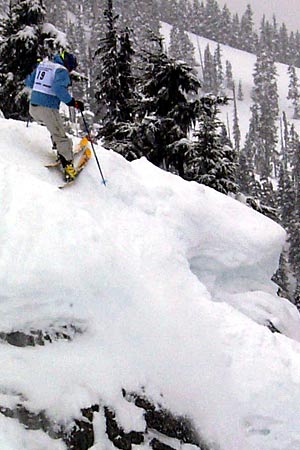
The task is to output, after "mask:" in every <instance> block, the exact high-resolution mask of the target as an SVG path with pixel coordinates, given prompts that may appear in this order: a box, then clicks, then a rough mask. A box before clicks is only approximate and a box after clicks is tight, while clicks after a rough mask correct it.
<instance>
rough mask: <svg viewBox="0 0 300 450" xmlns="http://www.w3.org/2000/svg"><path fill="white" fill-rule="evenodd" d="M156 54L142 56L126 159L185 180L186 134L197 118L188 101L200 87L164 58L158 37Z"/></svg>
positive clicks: (179, 64) (180, 65) (182, 67)
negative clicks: (141, 161)
mask: <svg viewBox="0 0 300 450" xmlns="http://www.w3.org/2000/svg"><path fill="white" fill-rule="evenodd" d="M154 39H155V42H156V48H157V50H156V51H153V50H152V51H146V52H144V54H143V55H142V59H143V65H144V67H145V71H144V73H143V74H142V75H141V78H140V83H139V85H140V93H141V98H142V99H143V101H142V102H141V103H140V110H139V113H138V116H139V118H138V120H137V121H136V123H135V125H134V126H133V127H131V139H130V142H128V146H127V154H128V155H129V158H131V159H132V158H136V157H140V156H146V157H147V158H148V159H149V161H151V162H152V163H153V164H155V165H157V166H159V167H162V168H165V169H167V170H170V171H172V172H175V173H177V174H179V175H180V176H185V154H186V152H187V151H188V147H189V141H188V133H189V130H190V128H191V127H192V125H193V124H194V122H195V120H196V116H197V101H195V100H192V99H190V98H189V96H190V95H192V94H193V95H195V94H196V93H197V91H198V89H199V87H200V84H199V81H198V79H197V78H196V76H195V75H194V74H193V70H192V68H191V67H189V66H187V65H186V64H185V63H183V62H180V61H179V62H177V61H176V60H175V59H173V58H170V57H168V56H167V55H166V53H165V52H164V50H163V45H162V41H161V38H160V37H154Z"/></svg>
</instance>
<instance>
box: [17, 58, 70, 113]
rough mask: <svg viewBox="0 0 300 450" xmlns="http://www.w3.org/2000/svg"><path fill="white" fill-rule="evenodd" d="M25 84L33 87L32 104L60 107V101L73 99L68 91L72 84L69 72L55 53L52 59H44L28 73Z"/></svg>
mask: <svg viewBox="0 0 300 450" xmlns="http://www.w3.org/2000/svg"><path fill="white" fill-rule="evenodd" d="M25 84H26V86H27V87H29V88H31V89H32V92H31V98H30V103H31V104H32V105H38V106H46V107H47V108H53V109H59V105H60V102H64V103H69V102H70V101H71V100H72V96H71V95H70V94H69V92H68V86H69V85H70V84H71V80H70V76H69V72H68V69H67V68H66V67H65V66H64V63H63V60H62V58H61V57H60V56H59V55H55V56H54V58H53V60H52V61H49V60H48V59H45V60H44V61H42V62H41V63H40V64H39V65H38V66H37V67H36V69H35V70H34V71H33V72H32V73H31V74H30V75H27V77H26V80H25Z"/></svg>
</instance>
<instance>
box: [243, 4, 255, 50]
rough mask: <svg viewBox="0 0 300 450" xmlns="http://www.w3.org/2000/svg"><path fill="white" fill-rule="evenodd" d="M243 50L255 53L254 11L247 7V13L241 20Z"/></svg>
mask: <svg viewBox="0 0 300 450" xmlns="http://www.w3.org/2000/svg"><path fill="white" fill-rule="evenodd" d="M240 39H241V49H242V50H246V51H247V52H250V53H254V52H255V35H254V31H253V11H252V8H251V6H250V5H247V8H246V11H245V13H244V14H243V16H242V18H241V36H240Z"/></svg>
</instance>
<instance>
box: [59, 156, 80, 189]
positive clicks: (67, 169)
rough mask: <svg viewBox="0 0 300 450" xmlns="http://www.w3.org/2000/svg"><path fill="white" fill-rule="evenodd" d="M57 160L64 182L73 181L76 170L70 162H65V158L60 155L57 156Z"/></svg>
mask: <svg viewBox="0 0 300 450" xmlns="http://www.w3.org/2000/svg"><path fill="white" fill-rule="evenodd" d="M58 159H59V161H60V163H61V165H62V168H63V171H64V176H65V181H67V182H68V181H71V180H74V178H75V177H76V175H77V172H76V169H75V167H74V165H73V162H72V161H67V160H66V158H65V157H64V156H62V155H60V154H58Z"/></svg>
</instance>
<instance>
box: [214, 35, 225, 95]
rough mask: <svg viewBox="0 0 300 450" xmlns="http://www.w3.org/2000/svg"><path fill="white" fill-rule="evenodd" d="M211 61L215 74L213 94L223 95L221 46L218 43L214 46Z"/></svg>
mask: <svg viewBox="0 0 300 450" xmlns="http://www.w3.org/2000/svg"><path fill="white" fill-rule="evenodd" d="M213 61H214V66H215V73H216V79H215V88H214V94H215V95H224V92H223V91H224V71H223V64H222V55H221V46H220V44H219V43H218V44H217V46H216V49H215V52H214V57H213Z"/></svg>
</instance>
